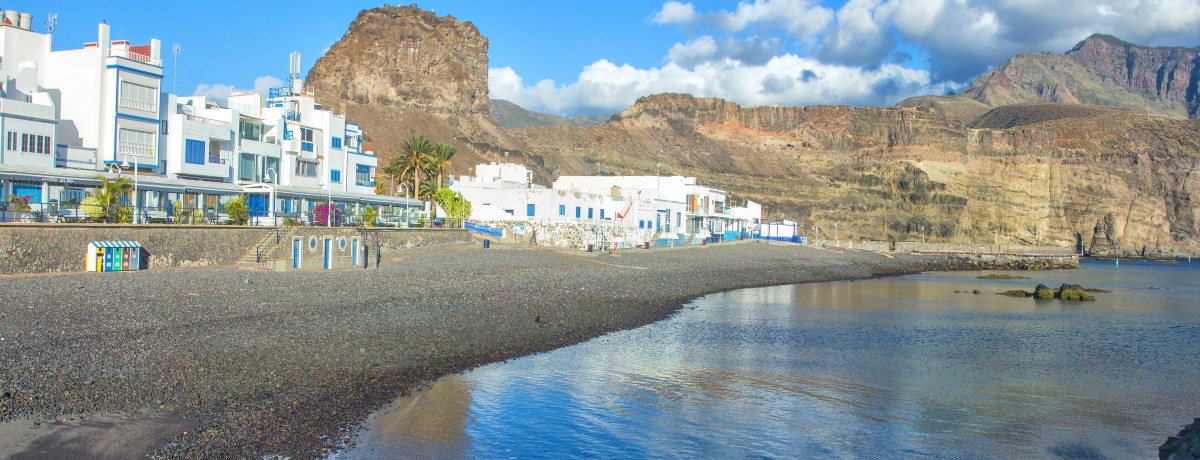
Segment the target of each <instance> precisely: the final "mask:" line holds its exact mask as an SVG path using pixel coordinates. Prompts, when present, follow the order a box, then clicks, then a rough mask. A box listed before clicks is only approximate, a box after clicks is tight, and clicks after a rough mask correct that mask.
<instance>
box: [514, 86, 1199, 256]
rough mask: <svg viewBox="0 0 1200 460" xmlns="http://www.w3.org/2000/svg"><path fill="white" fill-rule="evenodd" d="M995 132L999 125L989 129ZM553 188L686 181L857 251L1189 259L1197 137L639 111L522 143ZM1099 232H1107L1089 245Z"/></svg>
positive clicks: (645, 103)
mask: <svg viewBox="0 0 1200 460" xmlns="http://www.w3.org/2000/svg"><path fill="white" fill-rule="evenodd" d="M989 123H994V124H997V125H998V126H991V125H989ZM515 133H516V135H517V136H518V137H521V138H522V139H524V140H525V141H526V142H527V143H528V144H530V145H531V146H532V147H531V149H532V150H531V153H532V154H534V156H535V157H536V161H533V162H531V164H532V166H534V167H540V168H542V170H543V171H544V172H545V174H546V175H547V176H557V175H560V174H578V173H589V174H655V173H656V172H661V173H664V174H668V173H670V174H684V175H695V176H697V177H699V178H701V179H702V180H703V181H704V182H705V183H708V184H711V185H714V186H718V187H723V188H726V189H728V190H730V191H732V192H733V193H734V194H735V195H736V196H739V197H742V198H749V199H752V200H755V201H758V202H761V203H764V204H765V205H766V207H767V209H768V212H769V213H770V214H771V215H780V214H783V215H787V216H788V217H791V218H797V219H798V220H800V221H802V222H805V226H806V227H807V226H808V225H810V224H817V225H820V226H822V227H832V225H833V223H835V222H836V223H838V224H839V228H840V230H841V234H842V235H844V236H847V237H850V238H864V239H919V238H920V233H921V232H922V229H924V232H925V233H926V235H927V237H928V238H931V239H933V240H935V241H937V240H941V241H953V242H966V241H989V242H990V241H992V240H993V238H995V237H996V233H995V232H997V231H998V233H999V238H1000V240H1001V243H1003V244H1009V245H1025V244H1028V245H1044V244H1052V245H1059V246H1063V247H1075V246H1077V245H1081V246H1083V247H1084V248H1086V249H1089V250H1092V249H1094V250H1095V252H1096V253H1102V254H1109V253H1117V252H1120V253H1125V254H1138V253H1141V252H1143V251H1144V252H1146V253H1147V254H1152V253H1155V252H1158V253H1171V252H1173V251H1175V252H1187V251H1195V250H1196V243H1197V242H1198V241H1200V228H1197V221H1196V212H1197V207H1196V206H1195V205H1194V204H1193V203H1192V201H1191V190H1196V189H1197V187H1200V178H1197V177H1195V175H1194V174H1192V171H1194V170H1195V169H1196V165H1197V163H1198V162H1200V158H1198V155H1197V153H1198V152H1200V122H1198V121H1194V120H1177V119H1169V118H1164V117H1157V116H1147V115H1144V114H1138V113H1135V112H1130V111H1127V110H1121V109H1111V108H1103V107H1082V106H1059V105H1036V104H1033V105H1025V106H1019V107H1015V108H1006V109H1005V110H1002V111H1000V113H994V114H989V115H988V116H985V117H983V118H981V122H980V124H979V126H976V127H974V128H968V127H964V126H963V125H961V124H960V123H958V122H957V121H955V120H952V119H950V118H948V117H946V116H944V115H942V114H941V113H938V112H936V111H934V110H931V109H929V108H891V109H881V108H856V107H834V106H820V107H745V108H743V107H741V106H739V105H737V104H735V103H732V102H728V101H723V100H719V99H700V98H694V97H692V96H688V95H673V94H666V95H656V96H649V97H645V98H642V99H641V100H639V101H638V103H637V104H635V105H634V106H633V107H630V108H629V109H627V110H625V111H624V112H621V113H620V114H618V115H616V116H615V117H613V121H612V122H610V123H608V124H607V125H604V126H600V127H596V128H591V129H580V128H568V127H535V128H526V129H522V130H517V131H515ZM1097 227H1099V228H1100V230H1096V228H1097Z"/></svg>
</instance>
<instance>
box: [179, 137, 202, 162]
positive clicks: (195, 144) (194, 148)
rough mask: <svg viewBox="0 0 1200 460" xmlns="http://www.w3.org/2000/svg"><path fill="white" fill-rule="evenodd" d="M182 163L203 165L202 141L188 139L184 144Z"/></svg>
mask: <svg viewBox="0 0 1200 460" xmlns="http://www.w3.org/2000/svg"><path fill="white" fill-rule="evenodd" d="M183 161H184V162H185V163H191V164H195V165H202V164H204V141H198V140H195V139H188V140H187V142H186V143H185V144H184V155H183Z"/></svg>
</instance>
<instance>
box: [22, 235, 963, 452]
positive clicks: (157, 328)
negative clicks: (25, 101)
mask: <svg viewBox="0 0 1200 460" xmlns="http://www.w3.org/2000/svg"><path fill="white" fill-rule="evenodd" d="M966 268H973V267H972V266H971V265H970V260H969V259H967V258H964V257H960V256H954V255H912V254H894V255H886V256H885V255H882V254H877V253H873V252H868V251H834V250H820V249H813V248H808V247H801V246H798V245H788V244H777V243H765V242H758V241H753V242H751V241H747V242H738V243H727V244H722V245H714V246H699V247H688V248H677V249H663V250H649V251H646V250H629V251H625V252H622V253H618V254H616V255H612V254H609V253H580V252H573V251H558V250H548V249H542V248H537V247H530V246H519V245H493V246H492V248H491V249H483V248H481V247H480V246H479V245H478V244H473V245H455V246H447V247H440V248H434V249H423V250H412V251H406V252H404V253H400V254H398V255H395V256H393V257H391V258H390V260H388V261H386V263H385V264H384V265H383V266H382V267H380V268H378V269H374V268H372V269H368V270H361V269H353V270H340V271H329V272H272V271H266V270H259V269H246V268H234V267H223V268H207V269H191V270H148V271H143V272H125V273H100V274H96V273H89V274H83V273H79V274H67V275H56V276H18V277H4V278H0V292H4V293H5V295H4V298H3V303H0V339H2V340H0V458H4V457H10V456H16V457H19V456H23V455H24V456H35V455H42V456H56V455H55V454H59V455H57V456H62V455H68V456H76V455H83V456H87V457H91V458H133V457H142V456H145V455H151V456H153V457H159V458H262V457H264V456H268V457H276V458H285V457H287V458H316V457H321V456H324V455H327V454H329V453H331V452H333V451H336V450H337V449H338V448H340V447H343V446H346V445H352V444H354V442H355V440H354V429H355V427H356V426H357V424H358V423H360V422H361V421H362V420H363V419H364V418H365V417H366V415H367V414H368V413H369V412H370V411H371V410H373V409H375V408H378V407H381V406H382V405H385V404H387V403H388V402H390V401H392V400H393V399H394V398H395V397H397V396H398V395H402V394H405V393H407V392H409V391H412V390H413V389H416V388H418V387H419V386H420V385H422V384H424V383H427V382H430V381H432V380H434V379H436V378H438V377H441V376H444V375H448V374H453V373H456V372H461V371H463V370H466V369H470V368H472V367H476V366H480V365H483V364H487V363H491V362H497V361H502V360H505V359H509V358H513V357H517V356H522V355H527V354H531V353H537V352H542V351H547V350H551V349H555V348H559V347H563V346H566V345H570V344H574V343H578V342H580V341H584V340H587V339H589V338H593V337H597V336H600V335H603V334H605V333H608V332H612V331H617V330H622V329H628V328H634V327H638V326H642V325H646V324H649V323H652V322H655V321H658V320H660V319H663V318H666V317H668V316H670V315H671V314H672V313H674V312H675V311H677V310H678V309H679V308H681V307H682V306H683V304H684V303H685V302H687V301H688V300H690V299H694V298H697V297H700V296H703V295H706V294H710V293H714V292H721V291H727V290H731V289H738V288H745V287H758V286H767V285H780V284H792V283H800V282H819V281H829V280H840V279H858V278H872V277H880V276H892V275H899V274H907V273H916V272H921V271H933V270H952V269H966ZM88 430H91V431H88ZM105 430H109V431H110V433H109V434H113V433H117V434H119V433H124V435H125V436H127V437H130V438H136V439H139V440H142V441H143V442H140V443H138V442H129V443H111V442H110V443H107V444H104V443H101V444H95V445H94V446H92V447H87V446H84V447H80V445H81V443H83V442H84V441H81V440H86V439H87V437H88V436H92V437H104V435H105ZM137 430H142V431H137ZM145 440H151V441H153V442H149V443H147V442H145ZM80 449H82V450H80ZM88 449H91V450H88Z"/></svg>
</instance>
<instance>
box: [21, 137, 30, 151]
mask: <svg viewBox="0 0 1200 460" xmlns="http://www.w3.org/2000/svg"><path fill="white" fill-rule="evenodd" d="M21 151H22V152H28V151H29V135H28V134H24V133H22V134H21Z"/></svg>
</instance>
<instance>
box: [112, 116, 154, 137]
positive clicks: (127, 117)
mask: <svg viewBox="0 0 1200 460" xmlns="http://www.w3.org/2000/svg"><path fill="white" fill-rule="evenodd" d="M116 117H117V118H124V119H126V120H136V121H144V122H146V123H154V124H155V125H159V124H162V120H157V119H154V118H147V117H139V116H137V115H129V114H127V113H121V112H117V115H116ZM154 135H156V136H157V135H159V134H158V132H157V131H156V132H155V133H154Z"/></svg>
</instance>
